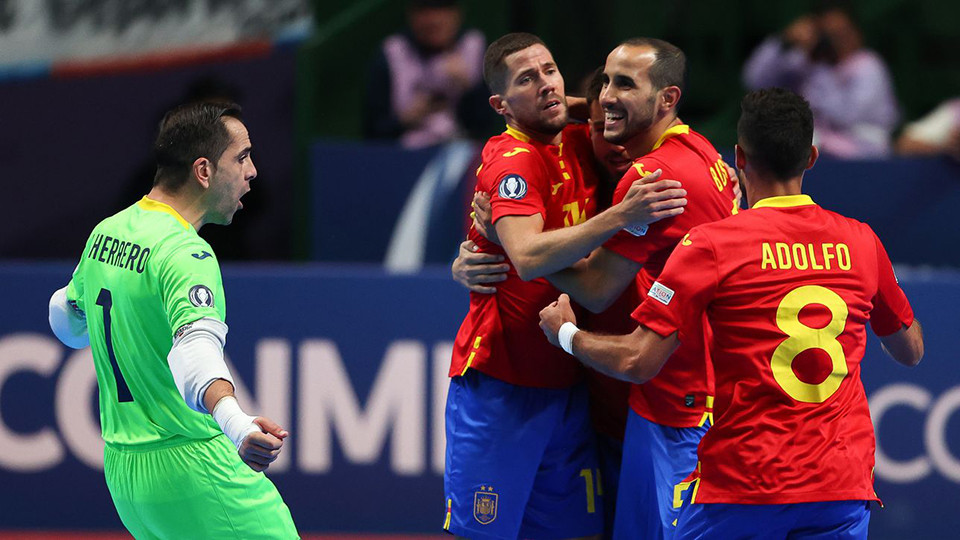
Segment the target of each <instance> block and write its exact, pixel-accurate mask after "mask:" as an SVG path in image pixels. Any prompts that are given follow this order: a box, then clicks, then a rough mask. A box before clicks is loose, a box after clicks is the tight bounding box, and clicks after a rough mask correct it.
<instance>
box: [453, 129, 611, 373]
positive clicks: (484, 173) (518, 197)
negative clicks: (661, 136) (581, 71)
mask: <svg viewBox="0 0 960 540" xmlns="http://www.w3.org/2000/svg"><path fill="white" fill-rule="evenodd" d="M482 159H483V162H482V164H481V165H480V168H479V169H478V171H477V191H484V192H486V193H489V194H490V202H491V206H492V208H493V222H494V223H496V221H497V220H498V219H500V218H502V217H504V216H531V215H535V214H540V216H541V217H543V222H544V226H543V230H550V229H559V228H561V227H569V226H572V225H576V224H579V223H581V222H583V221H586V220H587V219H588V218H590V217H592V216H593V214H594V213H595V211H596V201H595V200H594V196H593V192H594V190H595V188H596V185H597V178H596V176H595V173H594V171H593V169H592V168H591V164H592V163H593V162H592V159H593V157H592V148H591V146H590V137H589V133H588V131H587V127H586V126H585V125H570V126H567V127H566V128H564V130H563V132H562V134H561V142H560V144H558V145H548V144H543V143H540V142H537V141H535V140H533V139H531V138H530V137H528V136H526V135H524V134H523V133H521V132H519V131H517V130H516V129H513V128H511V127H508V128H507V131H505V132H504V133H503V134H501V135H498V136H496V137H493V138H491V139H490V140H489V141H487V144H486V145H485V146H484V147H483V153H482ZM581 164H586V167H581ZM469 238H470V239H471V240H473V241H474V242H476V244H477V245H478V246H479V247H480V251H482V252H484V253H497V254H501V255H504V257H506V253H505V252H504V250H503V248H502V247H500V246H498V245H496V244H494V243H492V242H490V241H488V240H487V239H486V238H484V237H483V236H481V235H480V234H479V233H477V232H476V230H474V229H471V230H470V234H469ZM506 262H507V263H510V260H509V259H507V260H506ZM559 295H560V291H558V290H557V289H556V288H554V287H553V286H552V285H550V284H549V283H548V282H547V281H546V280H545V279H543V278H537V279H534V280H530V281H523V280H522V279H520V277H519V276H518V275H517V272H516V269H515V268H514V267H513V265H512V264H511V265H510V270H509V271H508V272H507V279H506V280H505V281H503V282H501V283H499V284H498V285H497V292H496V293H495V294H477V293H473V292H471V293H470V311H469V312H468V313H467V316H466V318H465V319H464V321H463V324H462V325H461V326H460V331H459V332H458V333H457V340H456V343H455V344H454V348H453V359H452V361H451V364H450V376H451V377H455V376H458V375H462V374H463V373H465V372H466V370H467V369H476V370H479V371H481V372H483V373H485V374H487V375H490V376H492V377H495V378H497V379H500V380H502V381H505V382H508V383H511V384H515V385H519V386H533V387H541V388H565V387H569V386H572V385H573V384H575V383H576V382H577V381H579V380H580V379H581V377H582V373H583V372H582V369H581V368H580V364H579V362H577V360H576V359H575V358H574V357H572V356H570V355H568V354H566V353H565V352H563V351H562V350H560V349H558V348H556V347H554V346H552V345H550V343H549V342H548V341H547V339H546V337H544V335H543V332H542V331H541V330H540V326H539V323H540V315H539V314H540V310H541V309H543V308H544V306H546V305H547V304H549V303H551V302H553V301H555V300H556V299H557V297H558V296H559Z"/></svg>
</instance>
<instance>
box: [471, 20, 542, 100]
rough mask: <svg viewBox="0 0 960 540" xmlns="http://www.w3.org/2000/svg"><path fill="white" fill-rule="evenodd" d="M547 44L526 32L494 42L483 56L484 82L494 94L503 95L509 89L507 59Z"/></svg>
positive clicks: (516, 33) (506, 36)
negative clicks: (519, 52) (527, 49)
mask: <svg viewBox="0 0 960 540" xmlns="http://www.w3.org/2000/svg"><path fill="white" fill-rule="evenodd" d="M538 43H539V44H540V45H543V46H544V47H546V44H545V43H544V42H543V40H542V39H540V38H538V37H537V36H535V35H533V34H528V33H526V32H514V33H512V34H507V35H505V36H503V37H501V38H500V39H498V40H496V41H494V42H493V43H491V44H490V46H488V47H487V52H485V53H484V54H483V80H484V82H486V83H487V88H489V89H490V91H491V92H493V93H494V94H502V93H503V92H504V91H506V89H507V64H506V62H505V59H506V58H507V57H508V56H510V55H511V54H513V53H515V52H517V51H522V50H524V49H526V48H527V47H532V46H534V45H536V44H538Z"/></svg>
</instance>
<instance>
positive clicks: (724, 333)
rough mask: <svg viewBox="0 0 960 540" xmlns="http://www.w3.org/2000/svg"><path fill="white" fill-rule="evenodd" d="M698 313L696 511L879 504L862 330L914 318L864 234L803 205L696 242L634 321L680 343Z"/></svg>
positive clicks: (880, 252)
mask: <svg viewBox="0 0 960 540" xmlns="http://www.w3.org/2000/svg"><path fill="white" fill-rule="evenodd" d="M704 313H706V315H707V318H708V319H709V322H710V326H711V327H712V330H713V338H712V341H711V343H710V345H709V347H710V353H711V358H712V360H713V365H714V369H715V372H716V402H715V423H714V425H713V427H711V428H710V430H709V431H707V434H706V435H704V437H703V440H702V441H701V442H700V447H699V451H698V458H699V460H700V466H699V478H700V482H699V485H698V486H697V487H696V488H695V491H694V500H695V502H698V503H738V504H791V503H802V502H814V501H834V500H876V494H875V493H874V491H873V465H874V433H873V425H872V423H871V421H870V411H869V409H868V407H867V399H866V395H865V394H864V390H863V384H862V383H861V381H860V360H861V359H862V358H863V353H864V348H865V346H866V328H865V324H866V322H867V320H868V319H869V321H870V324H871V326H872V327H873V329H874V332H876V334H877V335H879V336H885V335H889V334H892V333H893V332H895V331H897V330H899V329H900V328H902V327H903V326H904V325H910V324H912V322H913V312H912V310H911V308H910V304H909V303H908V302H907V299H906V296H905V295H904V294H903V291H902V290H901V289H900V287H899V286H898V285H897V282H896V278H895V276H894V274H893V268H892V267H891V265H890V260H889V258H888V257H887V254H886V251H885V250H884V248H883V245H882V244H881V243H880V241H879V239H877V237H876V235H875V234H874V233H873V231H872V230H871V229H870V227H868V226H867V225H865V224H863V223H860V222H858V221H855V220H852V219H849V218H845V217H843V216H840V215H838V214H835V213H833V212H829V211H826V210H823V209H822V208H820V207H819V206H817V205H815V204H814V203H813V201H812V200H811V199H810V198H809V197H807V196H805V195H797V196H789V197H773V198H769V199H764V200H762V201H759V202H757V204H755V205H754V207H753V209H751V210H749V211H746V212H742V213H740V214H739V215H737V216H734V217H732V218H729V219H726V220H723V221H720V222H717V223H710V224H707V225H703V226H701V227H697V228H695V229H693V230H692V231H691V232H690V235H689V237H687V238H685V239H684V240H683V241H682V242H681V245H680V246H679V247H678V248H677V250H676V252H675V253H674V256H673V257H671V258H670V261H669V263H668V264H667V267H666V269H665V270H664V271H663V273H662V274H661V275H660V277H659V278H658V280H657V283H656V284H655V285H654V286H653V288H652V289H651V291H650V293H649V297H648V298H647V299H646V300H645V301H644V303H643V304H642V305H641V306H640V307H639V308H637V310H636V312H634V318H635V319H636V320H637V321H639V322H640V324H642V325H644V326H646V327H648V328H650V329H651V330H653V331H654V332H657V333H658V334H660V335H664V336H666V335H669V334H671V333H673V332H675V331H679V338H680V341H681V342H682V343H683V342H685V341H686V340H688V339H692V340H696V339H699V338H698V337H697V335H696V332H697V328H696V326H697V325H696V324H692V323H693V322H695V321H698V320H700V317H701V316H702V315H703V314H704ZM671 362H673V359H672V358H671V359H670V360H668V361H667V364H666V366H665V367H669V365H670V363H671Z"/></svg>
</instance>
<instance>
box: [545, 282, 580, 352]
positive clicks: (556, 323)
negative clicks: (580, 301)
mask: <svg viewBox="0 0 960 540" xmlns="http://www.w3.org/2000/svg"><path fill="white" fill-rule="evenodd" d="M565 322H572V323H574V324H576V323H577V316H576V314H574V312H573V307H572V306H571V305H570V297H569V296H567V295H566V294H561V295H560V297H559V298H557V300H556V301H554V302H553V303H551V304H550V305H549V306H547V307H545V308H543V309H542V310H540V329H541V330H543V334H544V335H545V336H547V341H549V342H550V343H551V344H552V345H555V346H557V347H559V346H560V340H559V337H558V336H557V334H558V333H559V332H560V327H561V326H563V323H565Z"/></svg>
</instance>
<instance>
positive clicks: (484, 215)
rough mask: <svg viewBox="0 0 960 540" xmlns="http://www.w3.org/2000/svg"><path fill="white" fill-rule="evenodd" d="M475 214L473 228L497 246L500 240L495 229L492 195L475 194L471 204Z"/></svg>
mask: <svg viewBox="0 0 960 540" xmlns="http://www.w3.org/2000/svg"><path fill="white" fill-rule="evenodd" d="M470 206H471V207H473V212H471V213H470V217H471V218H473V228H474V229H476V230H477V232H478V233H480V236H482V237H484V238H486V239H487V240H489V241H491V242H493V243H494V244H497V245H498V246H499V245H501V244H500V239H499V238H497V231H496V229H494V228H493V205H491V204H490V195H489V194H488V193H486V192H484V191H478V192H476V193H474V194H473V202H471V203H470Z"/></svg>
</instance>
